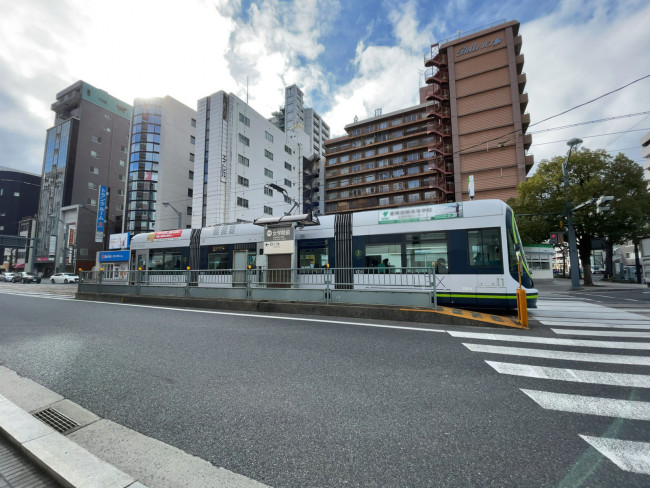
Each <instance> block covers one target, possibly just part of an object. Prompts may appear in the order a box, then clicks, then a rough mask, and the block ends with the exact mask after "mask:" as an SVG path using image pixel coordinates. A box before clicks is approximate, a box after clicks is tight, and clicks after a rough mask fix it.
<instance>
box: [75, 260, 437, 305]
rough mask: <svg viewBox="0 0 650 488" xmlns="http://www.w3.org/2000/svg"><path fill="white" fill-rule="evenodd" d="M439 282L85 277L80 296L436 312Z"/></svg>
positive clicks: (377, 271) (335, 275)
mask: <svg viewBox="0 0 650 488" xmlns="http://www.w3.org/2000/svg"><path fill="white" fill-rule="evenodd" d="M435 276H436V275H435V270H434V269H433V268H430V267H426V268H425V267H408V268H395V267H385V268H382V267H373V268H290V269H267V268H252V269H200V270H173V271H168V270H135V271H132V270H129V271H122V272H120V273H119V274H117V275H116V274H106V273H105V272H103V271H85V272H82V274H81V280H80V282H79V291H80V292H84V291H90V292H97V293H121V294H129V295H133V294H135V295H159V296H165V295H169V296H185V297H197V298H235V299H246V300H255V299H259V300H274V299H275V300H295V301H323V302H325V303H332V302H346V303H365V304H368V303H371V304H372V303H376V304H398V305H402V304H403V305H412V306H433V307H434V308H437V295H436V277H435ZM371 295H372V296H371Z"/></svg>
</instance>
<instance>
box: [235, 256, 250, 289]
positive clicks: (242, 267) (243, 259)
mask: <svg viewBox="0 0 650 488" xmlns="http://www.w3.org/2000/svg"><path fill="white" fill-rule="evenodd" d="M234 263H235V266H234V268H235V269H233V272H232V286H246V269H247V268H248V251H247V250H242V251H235V259H234Z"/></svg>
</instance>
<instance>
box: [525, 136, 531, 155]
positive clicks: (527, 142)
mask: <svg viewBox="0 0 650 488" xmlns="http://www.w3.org/2000/svg"><path fill="white" fill-rule="evenodd" d="M532 143H533V136H532V135H530V134H526V135H525V136H524V150H526V151H528V149H530V146H531V145H532Z"/></svg>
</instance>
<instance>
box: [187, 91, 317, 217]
mask: <svg viewBox="0 0 650 488" xmlns="http://www.w3.org/2000/svg"><path fill="white" fill-rule="evenodd" d="M196 121H197V122H196V153H195V154H196V157H195V163H194V187H193V193H194V197H193V204H192V227H193V228H198V227H206V226H214V225H219V224H224V223H236V222H244V221H249V222H251V221H253V220H254V219H256V218H259V217H263V216H282V215H283V214H284V213H285V212H289V211H291V210H292V208H294V203H295V204H296V205H297V208H298V209H299V208H300V207H301V206H302V202H301V198H302V182H303V178H302V167H303V160H304V158H305V157H307V156H310V155H311V153H308V154H306V153H305V152H304V148H309V147H311V143H310V139H309V137H308V136H307V134H306V133H305V132H303V131H302V130H287V131H286V132H285V131H282V130H281V129H280V128H279V127H277V126H276V125H275V124H273V123H272V122H270V121H269V120H267V119H265V118H264V117H262V116H261V115H260V114H259V113H257V112H256V111H255V110H253V109H252V108H251V107H250V106H249V105H248V104H247V103H246V102H244V101H243V100H241V99H239V98H238V97H236V96H235V95H233V94H232V93H230V94H227V93H225V92H223V91H219V92H217V93H214V94H212V95H210V96H208V97H205V98H202V99H200V100H199V102H198V112H197V118H196ZM271 184H273V185H276V186H277V187H280V188H281V189H282V191H279V190H278V189H277V188H272V187H271V186H269V185H271Z"/></svg>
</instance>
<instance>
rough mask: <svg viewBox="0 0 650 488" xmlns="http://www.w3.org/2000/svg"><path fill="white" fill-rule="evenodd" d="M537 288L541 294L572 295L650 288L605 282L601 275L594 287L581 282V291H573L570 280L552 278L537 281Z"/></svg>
mask: <svg viewBox="0 0 650 488" xmlns="http://www.w3.org/2000/svg"><path fill="white" fill-rule="evenodd" d="M533 281H534V282H535V288H537V289H538V290H539V291H540V292H556V293H557V292H565V291H567V292H571V293H589V292H593V291H595V292H602V291H625V290H648V291H650V288H648V287H647V285H644V284H638V283H619V282H616V281H603V279H602V278H601V276H600V275H597V276H595V277H594V279H593V282H594V284H593V286H584V280H580V289H579V290H572V289H571V279H570V278H552V279H546V280H542V279H535V278H533Z"/></svg>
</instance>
